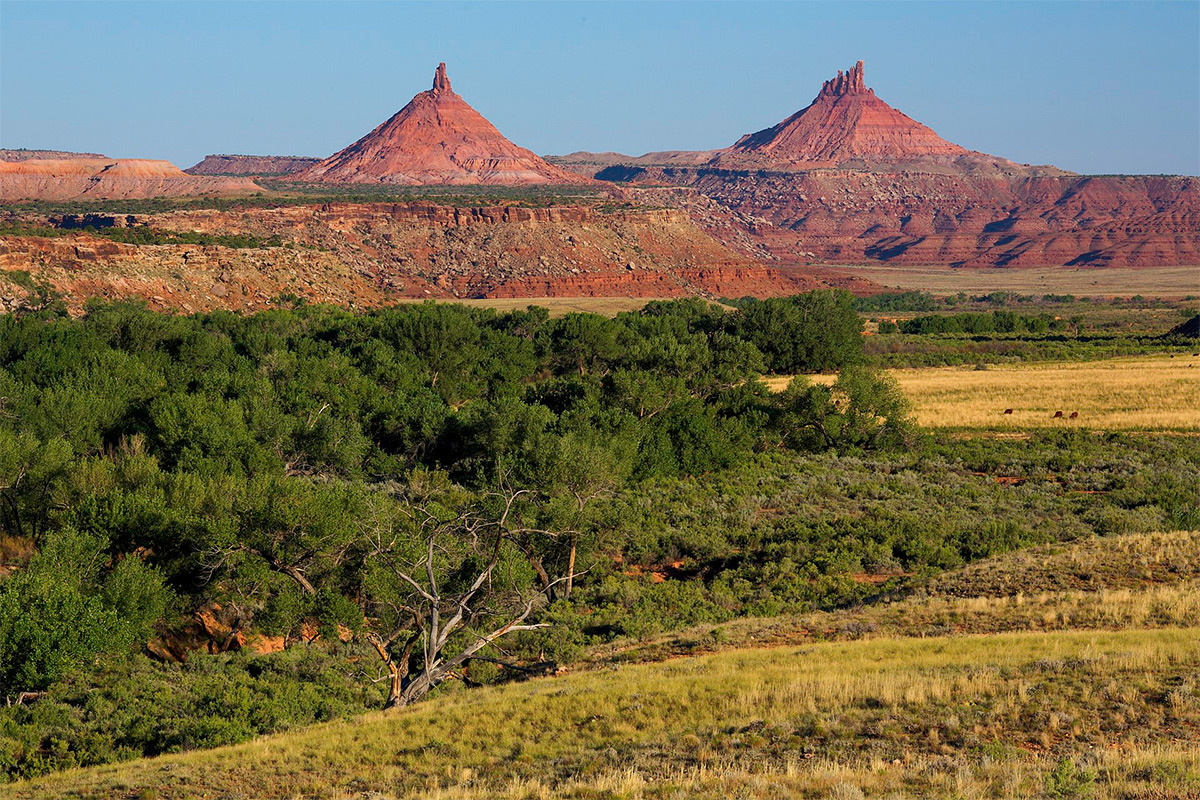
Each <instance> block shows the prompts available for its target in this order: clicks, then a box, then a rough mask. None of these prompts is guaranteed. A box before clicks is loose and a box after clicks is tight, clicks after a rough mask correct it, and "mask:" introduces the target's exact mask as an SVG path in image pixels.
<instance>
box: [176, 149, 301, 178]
mask: <svg viewBox="0 0 1200 800" xmlns="http://www.w3.org/2000/svg"><path fill="white" fill-rule="evenodd" d="M320 160H321V159H319V158H309V157H307V156H242V155H229V154H225V153H218V154H214V155H207V156H205V157H204V158H203V160H201V161H200V162H199V163H198V164H194V165H193V166H190V167H188V168H187V169H185V170H184V172H186V173H187V174H188V175H258V176H271V175H290V174H292V173H293V172H299V171H300V170H302V169H304V168H305V167H311V166H312V165H313V164H316V163H317V162H319V161H320Z"/></svg>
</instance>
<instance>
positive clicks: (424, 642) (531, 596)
mask: <svg viewBox="0 0 1200 800" xmlns="http://www.w3.org/2000/svg"><path fill="white" fill-rule="evenodd" d="M530 494H531V493H530V492H529V491H528V490H520V491H504V492H500V493H496V494H493V495H491V498H492V499H493V500H498V501H499V508H498V510H497V509H492V510H491V512H490V513H489V511H488V510H486V509H484V508H482V507H480V506H478V505H470V506H468V507H465V508H462V509H459V510H455V511H449V510H448V509H447V508H446V506H444V505H442V504H440V503H437V502H436V501H430V500H428V499H427V498H409V501H408V502H406V503H404V504H402V506H401V507H402V509H403V511H402V513H403V515H404V516H405V517H407V524H406V525H401V526H378V525H377V526H372V530H371V531H370V532H369V533H368V535H369V537H370V538H371V539H372V546H371V550H370V552H369V553H368V558H370V559H374V560H375V561H376V562H377V563H378V564H379V565H381V566H382V568H383V571H384V573H385V574H386V575H387V576H388V577H389V578H390V579H391V582H392V583H393V584H394V585H395V586H396V587H397V588H398V589H401V591H399V592H397V594H396V595H394V599H391V600H387V599H383V598H381V599H379V600H377V601H375V603H374V605H375V607H376V610H378V611H380V612H382V613H381V615H380V616H388V617H391V618H392V619H393V620H394V626H393V628H392V630H390V631H389V632H387V633H376V632H372V633H369V634H368V635H367V640H368V641H369V642H370V643H371V645H372V646H373V647H374V648H375V651H376V652H377V653H378V654H379V658H380V660H381V661H382V662H383V665H384V667H385V668H386V670H387V675H388V680H389V681H390V688H389V692H388V698H387V701H386V702H385V703H384V708H394V707H397V706H405V705H408V704H409V703H411V702H413V701H414V700H417V699H419V698H421V697H423V696H424V695H426V694H427V693H429V692H430V691H431V690H432V689H434V688H435V687H437V686H438V685H439V684H441V683H442V682H444V681H446V680H447V679H452V678H459V677H461V674H462V670H463V668H464V667H465V665H466V664H467V662H468V661H470V660H471V659H472V658H473V657H475V656H476V654H478V653H480V652H481V651H482V650H484V648H486V647H487V646H488V645H490V644H492V643H493V642H495V641H496V640H497V639H499V638H500V637H502V636H505V635H507V634H510V633H515V632H517V631H529V630H536V629H538V628H543V627H546V626H547V624H548V623H545V622H530V621H529V618H530V616H531V615H532V614H533V612H534V610H535V608H537V607H538V604H539V601H543V600H544V599H545V598H547V597H548V595H549V594H550V592H552V591H553V589H554V587H556V586H558V585H559V584H561V583H563V582H565V581H567V580H569V579H570V577H571V575H570V574H569V573H568V574H565V575H562V576H560V577H557V578H548V579H547V580H544V581H542V582H541V585H540V586H537V587H536V588H530V589H528V590H526V591H525V592H524V593H523V594H522V593H521V592H519V591H518V589H517V588H515V587H511V586H510V587H508V588H498V587H497V586H496V585H495V584H496V580H495V578H496V571H497V568H498V567H500V565H501V563H502V561H503V558H504V556H505V553H506V548H509V549H510V550H517V549H518V548H517V545H516V542H517V541H518V540H520V539H521V538H523V537H527V536H529V535H531V534H543V535H547V536H554V535H555V534H554V533H553V532H551V531H539V530H537V529H534V528H530V527H527V526H524V525H522V524H521V523H520V522H519V521H518V520H517V516H518V515H517V513H516V507H517V505H518V503H519V502H520V501H522V500H527V499H529V495H530ZM414 531H415V532H416V537H415V538H416V541H415V542H414V537H413V535H412V534H413V532H414ZM414 544H415V545H416V546H415V547H414ZM501 575H503V573H501ZM376 619H377V620H378V617H377V618H376ZM401 642H402V643H401Z"/></svg>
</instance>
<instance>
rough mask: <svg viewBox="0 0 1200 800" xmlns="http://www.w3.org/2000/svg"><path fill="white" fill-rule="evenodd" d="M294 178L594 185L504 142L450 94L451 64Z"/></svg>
mask: <svg viewBox="0 0 1200 800" xmlns="http://www.w3.org/2000/svg"><path fill="white" fill-rule="evenodd" d="M292 178H293V179H294V180H297V181H308V182H321V183H392V184H405V185H418V184H431V185H440V184H505V185H525V184H546V183H583V182H587V179H586V178H583V177H580V176H579V175H576V174H574V173H571V172H567V171H566V170H564V169H561V168H559V167H556V166H554V165H552V164H549V163H547V162H546V161H544V160H542V159H541V158H540V157H539V156H537V155H535V154H534V153H532V152H530V151H529V150H526V149H525V148H523V147H517V146H516V145H515V144H513V143H512V142H510V141H509V140H508V139H506V138H504V135H503V134H501V133H500V131H498V130H496V128H495V127H494V126H493V125H492V124H491V123H490V122H488V121H487V120H486V119H484V118H483V116H482V115H481V114H480V113H479V112H478V111H476V110H475V109H473V108H471V106H470V105H468V104H467V102H466V101H465V100H463V99H462V98H461V97H460V96H458V95H457V94H455V93H454V91H453V90H452V89H451V88H450V80H449V79H448V78H447V77H446V65H445V64H440V65H439V66H438V68H437V73H436V74H435V76H434V80H433V88H432V89H430V90H429V91H427V92H421V93H420V94H418V95H417V96H416V97H414V98H413V99H412V101H411V102H410V103H409V104H408V105H406V106H405V107H404V108H402V109H401V110H400V111H399V112H398V113H397V114H396V115H395V116H393V117H392V118H391V119H389V120H388V121H387V122H384V123H383V124H382V125H380V126H379V127H378V128H376V129H375V130H373V131H371V132H370V133H369V134H367V135H366V136H364V137H363V138H361V139H359V140H358V141H357V142H355V143H354V144H352V145H350V146H349V147H347V148H346V149H344V150H342V151H341V152H338V153H335V154H334V155H332V156H330V157H329V158H327V159H325V160H324V161H322V162H320V163H318V164H315V165H313V166H311V167H308V168H307V169H304V170H302V171H300V172H298V173H296V174H294V175H293V176H292Z"/></svg>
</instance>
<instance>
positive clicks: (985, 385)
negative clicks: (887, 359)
mask: <svg viewBox="0 0 1200 800" xmlns="http://www.w3.org/2000/svg"><path fill="white" fill-rule="evenodd" d="M889 374H890V375H892V376H893V377H895V378H896V380H897V381H899V383H900V387H901V389H902V390H903V391H904V394H905V395H906V396H907V397H908V398H909V400H910V401H912V404H913V410H914V415H915V417H916V420H917V422H918V423H919V424H921V425H922V426H927V427H933V428H971V429H986V430H1002V431H1003V430H1022V429H1031V428H1088V429H1092V430H1188V431H1193V430H1200V358H1197V357H1193V356H1191V355H1190V354H1189V355H1184V356H1178V357H1171V356H1169V355H1162V356H1138V357H1132V358H1113V359H1107V360H1104V361H1084V362H1051V363H1033V364H1015V365H989V366H988V367H987V369H984V370H977V369H974V368H973V367H926V368H918V369H896V370H889ZM813 379H814V380H817V381H825V382H831V381H832V380H833V379H834V378H833V376H829V375H818V376H814V378H813ZM766 380H767V384H768V385H769V386H770V387H771V388H772V389H776V390H782V389H783V388H785V387H786V386H787V384H788V381H789V380H790V378H788V377H771V378H768V379H766ZM1009 408H1011V409H1012V410H1013V413H1012V414H1005V413H1004V411H1005V409H1009ZM1057 411H1061V412H1063V418H1061V419H1056V418H1055V417H1054V414H1055V412H1057ZM1072 412H1078V414H1079V416H1078V418H1076V419H1071V418H1070V415H1071V413H1072Z"/></svg>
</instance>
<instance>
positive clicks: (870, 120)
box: [714, 61, 982, 166]
mask: <svg viewBox="0 0 1200 800" xmlns="http://www.w3.org/2000/svg"><path fill="white" fill-rule="evenodd" d="M970 155H982V154H973V153H971V151H969V150H967V149H966V148H963V147H960V146H958V145H956V144H954V143H952V142H948V141H946V140H945V139H943V138H941V137H940V136H938V135H937V134H936V133H934V132H933V130H932V129H930V128H928V127H927V126H925V125H922V124H921V123H919V122H917V121H916V120H914V119H912V118H911V117H909V116H908V115H906V114H903V113H901V112H900V111H897V110H896V109H894V108H892V107H891V106H890V105H888V104H887V103H885V102H884V101H882V100H880V99H879V98H878V97H876V96H875V90H874V89H869V88H867V85H866V81H865V77H864V68H863V62H862V61H859V62H858V63H857V64H855V65H854V68H853V69H851V70H850V71H848V72H846V73H843V72H841V71H839V72H838V74H837V77H836V78H832V79H830V80H827V81H825V83H824V84H823V85H822V86H821V91H820V93H819V94H817V97H816V99H815V100H813V101H812V103H810V104H809V105H808V106H807V107H805V108H804V109H802V110H800V111H797V112H796V113H795V114H793V115H792V116H790V117H788V118H787V119H785V120H783V121H782V122H780V123H779V124H778V125H775V126H774V127H771V128H766V129H765V130H761V131H758V132H757V133H748V134H746V135H745V136H743V137H742V138H741V139H739V140H738V141H737V142H736V143H735V144H734V145H733V146H732V147H730V148H729V149H728V150H725V151H723V152H722V153H720V154H718V155H717V157H716V158H715V159H714V162H716V163H718V164H722V165H733V164H736V163H738V162H742V161H746V160H750V161H754V162H768V163H769V162H775V163H779V164H783V165H795V166H823V165H837V164H841V163H844V162H847V161H854V160H858V161H868V162H886V161H906V160H914V159H930V158H933V159H938V160H946V161H950V160H953V159H956V158H959V157H962V156H970Z"/></svg>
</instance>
